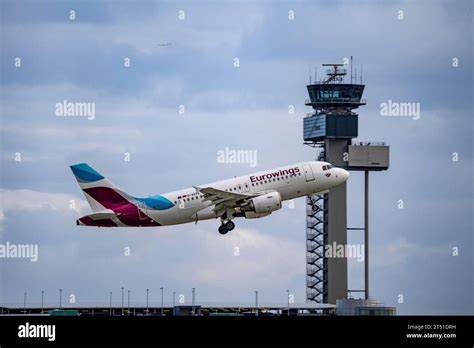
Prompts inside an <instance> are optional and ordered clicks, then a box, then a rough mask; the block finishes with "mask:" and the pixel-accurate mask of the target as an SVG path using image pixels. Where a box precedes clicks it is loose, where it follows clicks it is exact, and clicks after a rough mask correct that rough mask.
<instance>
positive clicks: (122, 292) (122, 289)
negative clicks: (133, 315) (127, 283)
mask: <svg viewBox="0 0 474 348" xmlns="http://www.w3.org/2000/svg"><path fill="white" fill-rule="evenodd" d="M122 315H123V286H122Z"/></svg>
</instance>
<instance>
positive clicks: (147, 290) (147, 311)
mask: <svg viewBox="0 0 474 348" xmlns="http://www.w3.org/2000/svg"><path fill="white" fill-rule="evenodd" d="M149 291H150V289H146V315H148V314H149V313H150V311H149V310H148V292H149Z"/></svg>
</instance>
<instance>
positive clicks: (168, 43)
mask: <svg viewBox="0 0 474 348" xmlns="http://www.w3.org/2000/svg"><path fill="white" fill-rule="evenodd" d="M172 44H173V43H172V42H165V43H159V44H158V46H161V47H163V46H171V45H172Z"/></svg>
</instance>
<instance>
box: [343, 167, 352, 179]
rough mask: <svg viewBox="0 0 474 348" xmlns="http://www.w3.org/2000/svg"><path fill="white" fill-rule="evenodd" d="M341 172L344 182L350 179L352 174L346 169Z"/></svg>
mask: <svg viewBox="0 0 474 348" xmlns="http://www.w3.org/2000/svg"><path fill="white" fill-rule="evenodd" d="M341 171H342V173H341V176H342V177H343V178H344V181H347V179H349V177H350V176H351V174H350V173H349V172H348V171H347V170H345V169H341Z"/></svg>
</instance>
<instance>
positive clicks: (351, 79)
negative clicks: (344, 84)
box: [351, 56, 352, 83]
mask: <svg viewBox="0 0 474 348" xmlns="http://www.w3.org/2000/svg"><path fill="white" fill-rule="evenodd" d="M351 83H352V56H351Z"/></svg>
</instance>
